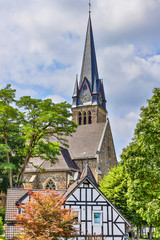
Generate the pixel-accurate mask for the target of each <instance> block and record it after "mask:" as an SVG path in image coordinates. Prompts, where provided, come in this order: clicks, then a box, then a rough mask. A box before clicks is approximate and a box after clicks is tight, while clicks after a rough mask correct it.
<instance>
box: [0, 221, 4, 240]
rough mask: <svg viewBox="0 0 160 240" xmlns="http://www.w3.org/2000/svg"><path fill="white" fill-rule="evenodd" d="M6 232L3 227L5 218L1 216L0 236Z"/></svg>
mask: <svg viewBox="0 0 160 240" xmlns="http://www.w3.org/2000/svg"><path fill="white" fill-rule="evenodd" d="M3 233H4V228H3V220H2V217H0V236H1V235H2V234H3Z"/></svg>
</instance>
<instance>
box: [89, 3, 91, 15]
mask: <svg viewBox="0 0 160 240" xmlns="http://www.w3.org/2000/svg"><path fill="white" fill-rule="evenodd" d="M89 13H91V0H89Z"/></svg>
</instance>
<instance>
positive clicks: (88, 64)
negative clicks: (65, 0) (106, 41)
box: [79, 14, 99, 87]
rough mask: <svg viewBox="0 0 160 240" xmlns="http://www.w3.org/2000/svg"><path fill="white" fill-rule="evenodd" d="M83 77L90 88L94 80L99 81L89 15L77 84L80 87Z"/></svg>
mask: <svg viewBox="0 0 160 240" xmlns="http://www.w3.org/2000/svg"><path fill="white" fill-rule="evenodd" d="M85 77H86V78H87V80H88V81H89V83H90V86H92V87H93V86H94V81H95V80H96V79H99V76H98V68H97V60H96V53H95V47H94V38H93V30H92V23H91V17H90V14H89V19H88V26H87V33H86V41H85V48H84V54H83V61H82V69H81V76H80V84H79V85H80V86H81V84H82V82H83V80H84V78H85Z"/></svg>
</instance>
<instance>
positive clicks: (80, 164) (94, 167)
mask: <svg viewBox="0 0 160 240" xmlns="http://www.w3.org/2000/svg"><path fill="white" fill-rule="evenodd" d="M75 162H76V164H77V166H78V167H79V169H80V171H81V172H82V171H83V169H84V168H85V166H86V164H87V163H88V164H89V166H90V168H91V170H92V173H93V175H94V177H95V179H96V181H98V174H97V169H98V168H97V167H98V165H97V158H92V159H77V160H75Z"/></svg>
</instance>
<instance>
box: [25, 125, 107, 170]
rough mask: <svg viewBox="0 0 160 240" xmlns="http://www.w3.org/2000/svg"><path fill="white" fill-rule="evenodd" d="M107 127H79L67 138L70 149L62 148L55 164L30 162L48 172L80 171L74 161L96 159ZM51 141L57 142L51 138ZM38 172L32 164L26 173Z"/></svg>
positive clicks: (37, 160)
mask: <svg viewBox="0 0 160 240" xmlns="http://www.w3.org/2000/svg"><path fill="white" fill-rule="evenodd" d="M105 127H106V123H93V124H87V125H79V126H78V127H77V130H76V132H75V133H73V134H72V136H69V137H66V139H67V140H68V145H69V149H66V148H63V147H61V155H60V156H58V157H57V158H58V160H57V161H56V163H55V164H51V163H50V162H49V161H44V160H42V159H40V158H33V159H31V160H30V162H32V163H33V164H34V165H36V166H39V167H40V168H45V169H46V170H47V171H78V167H77V165H76V163H75V162H74V160H77V159H86V158H89V159H90V158H96V153H97V151H98V147H99V144H100V142H101V141H102V137H103V132H104V130H105ZM51 141H57V140H56V139H55V138H52V137H51ZM84 152H85V153H86V155H84ZM38 171H39V170H38V169H37V168H35V167H34V166H33V165H32V164H29V165H28V166H27V168H26V170H25V172H26V173H27V172H38Z"/></svg>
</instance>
